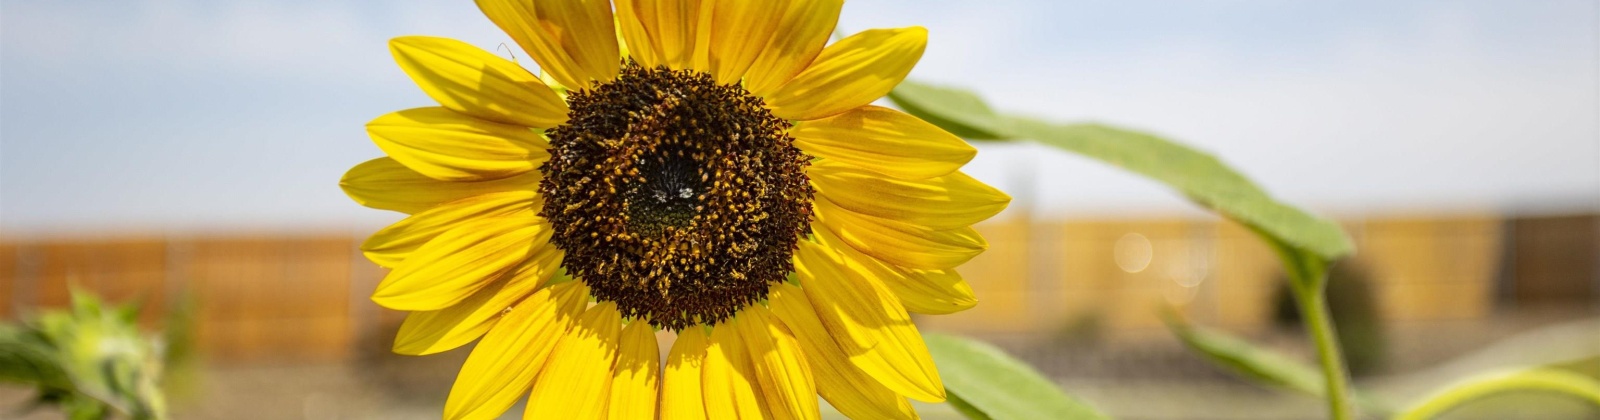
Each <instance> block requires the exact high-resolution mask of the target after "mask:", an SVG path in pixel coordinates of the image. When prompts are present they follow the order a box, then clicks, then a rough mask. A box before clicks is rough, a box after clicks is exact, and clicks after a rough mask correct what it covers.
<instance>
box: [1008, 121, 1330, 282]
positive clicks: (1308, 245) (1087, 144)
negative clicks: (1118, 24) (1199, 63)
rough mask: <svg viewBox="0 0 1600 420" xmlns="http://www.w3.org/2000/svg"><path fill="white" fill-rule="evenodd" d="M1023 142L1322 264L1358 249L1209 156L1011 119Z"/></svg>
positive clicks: (1131, 134)
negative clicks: (1179, 201)
mask: <svg viewBox="0 0 1600 420" xmlns="http://www.w3.org/2000/svg"><path fill="white" fill-rule="evenodd" d="M1011 122H1012V124H1013V125H1012V128H1013V130H1014V131H1015V133H1016V134H1017V135H1018V136H1019V137H1024V138H1030V139H1034V140H1036V141H1038V142H1040V143H1042V144H1045V145H1048V146H1052V147H1056V148H1059V149H1063V150H1067V151H1070V152H1074V153H1077V154H1080V155H1083V156H1086V157H1090V158H1094V159H1096V160H1099V161H1101V162H1105V163H1107V164H1110V165H1112V166H1116V167H1120V168H1122V169H1126V170H1128V171H1130V172H1133V173H1137V174H1140V175H1144V176H1146V177H1149V178H1151V179H1154V180H1156V181H1160V182H1161V183H1164V184H1167V185H1168V186H1171V187H1172V188H1174V189H1177V190H1178V191H1179V192H1181V193H1183V194H1184V195H1186V196H1188V197H1189V199H1191V200H1194V201H1195V202H1196V203H1199V204H1200V205H1202V206H1205V207H1208V208H1211V209H1213V210H1215V211H1217V212H1218V213H1221V214H1222V215H1223V216H1226V217H1228V218H1230V219H1233V220H1235V221H1238V222H1240V223H1244V224H1245V225H1248V226H1250V227H1252V228H1255V229H1257V230H1258V231H1260V232H1261V233H1263V234H1265V235H1267V236H1268V237H1270V238H1275V239H1277V240H1280V241H1282V242H1283V243H1285V244H1287V245H1290V246H1292V247H1294V248H1298V249H1304V250H1307V251H1310V252H1311V253H1314V254H1316V255H1317V256H1318V257H1321V258H1322V259H1323V260H1334V259H1337V258H1339V257H1342V256H1345V255H1348V254H1350V252H1351V251H1352V250H1354V247H1353V246H1352V245H1351V243H1350V238H1349V237H1348V236H1346V235H1345V233H1344V230H1342V229H1340V228H1339V225H1338V224H1336V223H1334V222H1332V221H1330V220H1327V219H1323V218H1320V217H1316V216H1312V215H1310V214H1307V213H1306V212H1304V211H1301V210H1300V209H1297V208H1294V207H1291V206H1289V205H1286V204H1283V203H1280V202H1278V201H1276V200H1274V199H1273V198H1272V197H1271V196H1269V195H1268V194H1267V193H1266V192H1265V191H1263V190H1262V189H1261V188H1260V187H1258V186H1256V184H1255V183H1253V182H1251V181H1250V180H1249V179H1248V178H1245V177H1244V175H1240V174H1239V173H1238V172H1236V171H1234V170H1233V169H1232V168H1229V167H1228V165H1226V164H1224V163H1222V161H1220V160H1217V158H1216V157H1213V156H1211V155H1209V154H1206V153H1203V152H1200V151H1197V150H1195V149H1191V148H1189V147H1187V146H1184V145H1181V144H1178V143H1174V142H1172V141H1168V140H1166V139H1163V138H1160V137H1157V136H1154V135H1151V134H1148V133H1141V132H1137V131H1133V130H1127V129H1122V128H1116V127H1111V126H1106V125H1100V124H1066V125H1062V124H1052V123H1048V122H1043V121H1039V120H1034V119H1029V118H1013V119H1011Z"/></svg>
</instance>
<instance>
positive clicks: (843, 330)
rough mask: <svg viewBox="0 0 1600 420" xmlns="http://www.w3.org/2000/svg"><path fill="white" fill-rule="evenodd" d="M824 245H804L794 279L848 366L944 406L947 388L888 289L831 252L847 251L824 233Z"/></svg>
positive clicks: (917, 335) (901, 308)
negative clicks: (841, 352) (837, 249)
mask: <svg viewBox="0 0 1600 420" xmlns="http://www.w3.org/2000/svg"><path fill="white" fill-rule="evenodd" d="M818 238H819V239H823V240H824V243H822V244H818V243H813V242H809V241H802V242H801V243H800V249H799V251H798V252H797V253H796V256H795V260H794V261H795V273H796V274H797V275H798V277H799V278H800V285H801V290H803V291H804V292H805V295H806V298H807V299H806V300H807V301H808V302H810V303H811V305H812V307H814V308H815V310H816V315H817V318H818V319H819V320H820V321H821V323H822V324H823V325H824V326H825V327H826V328H827V331H828V333H829V334H830V335H832V336H834V337H835V340H834V341H835V342H836V343H838V345H839V347H840V349H841V350H843V351H844V353H845V354H847V355H849V358H850V361H851V362H852V363H853V364H854V365H855V366H856V367H858V368H860V369H861V370H862V371H865V372H866V373H867V374H868V375H870V376H872V377H873V378H876V379H877V380H878V381H879V382H881V383H883V385H884V386H887V387H889V388H890V389H893V390H894V391H895V392H898V393H900V394H902V395H905V396H907V397H910V398H913V399H917V400H921V401H928V402H938V401H943V400H944V398H945V396H944V385H943V383H942V382H941V381H940V379H939V372H938V370H936V369H934V365H933V358H932V356H930V355H929V354H928V348H927V345H926V344H924V343H923V341H922V334H921V333H920V332H918V331H917V327H916V325H915V324H913V323H912V322H911V317H910V315H909V314H908V313H906V311H905V308H904V307H902V306H901V305H900V302H899V300H898V298H896V297H895V296H894V294H893V292H891V291H890V290H888V288H887V287H886V286H884V285H883V283H882V282H880V281H879V280H878V279H877V278H875V277H873V276H872V274H871V272H870V270H868V269H866V268H865V267H862V266H861V265H860V264H857V263H854V262H852V261H850V260H848V259H846V258H844V257H843V256H841V255H840V254H839V253H838V251H835V250H833V248H836V247H839V246H844V245H842V244H838V243H837V241H836V240H833V239H831V235H829V234H828V233H826V232H822V233H820V234H819V235H818Z"/></svg>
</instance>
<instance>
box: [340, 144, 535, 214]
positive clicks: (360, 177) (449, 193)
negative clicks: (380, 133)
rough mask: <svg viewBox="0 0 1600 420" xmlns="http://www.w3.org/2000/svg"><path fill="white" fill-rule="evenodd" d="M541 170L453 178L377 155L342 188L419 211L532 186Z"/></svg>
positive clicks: (383, 205)
mask: <svg viewBox="0 0 1600 420" xmlns="http://www.w3.org/2000/svg"><path fill="white" fill-rule="evenodd" d="M542 177H543V175H542V174H540V173H539V171H530V172H528V173H525V174H522V175H517V176H513V177H509V178H504V179H497V180H493V181H483V182H450V181H440V180H437V179H433V178H429V177H427V176H423V175H422V174H420V173H417V171H414V170H411V168H407V167H406V166H405V165H401V164H400V162H396V161H395V160H394V159H391V158H387V157H384V158H377V159H373V160H369V161H366V162H362V163H361V164H359V165H356V166H355V167H354V168H350V171H349V172H346V173H345V175H344V177H343V178H340V179H339V188H340V189H342V190H344V193H345V195H348V196H349V197H350V199H351V200H354V201H355V202H356V203H358V204H361V205H363V206H367V207H371V208H375V209H381V210H393V211H398V212H401V213H406V214H416V213H420V212H423V211H426V210H428V209H431V208H434V207H435V206H438V205H440V204H444V203H448V202H452V201H456V200H460V199H463V198H467V197H472V196H476V195H480V194H488V193H495V192H502V191H517V190H523V191H526V190H529V189H530V188H535V187H537V186H538V185H539V179H540V178H542Z"/></svg>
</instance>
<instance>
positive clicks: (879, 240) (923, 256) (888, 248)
mask: <svg viewBox="0 0 1600 420" xmlns="http://www.w3.org/2000/svg"><path fill="white" fill-rule="evenodd" d="M811 208H812V210H813V211H814V212H815V213H814V214H815V215H816V218H817V223H818V224H821V225H822V226H824V227H826V228H827V230H829V231H832V232H833V233H834V234H837V235H838V236H839V238H841V239H843V240H844V242H845V243H848V244H850V246H853V247H855V248H856V249H858V250H861V252H864V253H866V254H867V255H871V256H873V257H877V258H878V259H881V260H884V261H888V262H890V263H893V264H895V265H899V266H901V267H910V268H923V269H933V270H937V269H944V268H953V267H955V266H958V265H961V264H963V263H966V262H967V261H968V260H971V259H972V257H976V256H978V254H981V253H983V251H984V250H985V249H988V248H989V243H988V242H985V241H984V240H983V236H982V235H979V234H978V231H977V230H974V229H972V228H971V227H960V228H955V229H948V230H937V229H932V228H929V227H926V226H919V225H915V224H911V223H906V222H901V221H898V220H889V219H884V218H881V217H874V216H868V215H864V214H859V213H856V212H852V211H849V210H845V209H843V208H840V207H839V206H838V205H837V204H834V203H833V202H832V201H831V200H829V199H828V197H827V196H819V197H817V199H816V200H814V201H812V202H811Z"/></svg>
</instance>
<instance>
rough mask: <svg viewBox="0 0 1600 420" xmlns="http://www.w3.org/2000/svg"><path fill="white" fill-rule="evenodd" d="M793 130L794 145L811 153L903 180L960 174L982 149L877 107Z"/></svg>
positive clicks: (856, 110)
mask: <svg viewBox="0 0 1600 420" xmlns="http://www.w3.org/2000/svg"><path fill="white" fill-rule="evenodd" d="M789 134H790V135H792V136H794V144H795V147H799V148H800V150H804V151H805V152H806V153H807V154H810V155H812V156H816V157H820V158H823V159H829V160H836V161H839V162H844V163H848V164H851V165H855V166H860V167H862V168H866V169H870V170H872V171H873V172H877V173H881V174H884V175H888V176H892V177H895V178H903V179H925V178H932V177H936V176H940V175H945V174H948V173H951V172H955V171H956V170H958V169H961V165H965V164H967V162H968V161H971V160H972V157H973V156H976V155H977V154H978V149H974V148H972V145H970V144H967V142H965V141H962V140H961V138H959V137H956V136H955V135H953V134H950V133H948V132H945V131H944V129H941V128H939V127H937V126H934V125H933V124H929V123H927V122H925V121H922V119H920V118H917V117H913V116H911V115H907V114H906V113H903V112H900V111H896V110H892V109H889V108H884V107H880V106H873V105H867V106H863V107H860V108H855V109H851V110H849V111H845V112H844V113H843V114H839V115H835V116H832V117H828V118H823V119H820V120H813V121H802V122H800V123H799V124H795V126H794V129H793V130H790V131H789Z"/></svg>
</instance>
